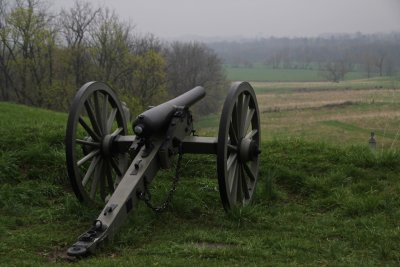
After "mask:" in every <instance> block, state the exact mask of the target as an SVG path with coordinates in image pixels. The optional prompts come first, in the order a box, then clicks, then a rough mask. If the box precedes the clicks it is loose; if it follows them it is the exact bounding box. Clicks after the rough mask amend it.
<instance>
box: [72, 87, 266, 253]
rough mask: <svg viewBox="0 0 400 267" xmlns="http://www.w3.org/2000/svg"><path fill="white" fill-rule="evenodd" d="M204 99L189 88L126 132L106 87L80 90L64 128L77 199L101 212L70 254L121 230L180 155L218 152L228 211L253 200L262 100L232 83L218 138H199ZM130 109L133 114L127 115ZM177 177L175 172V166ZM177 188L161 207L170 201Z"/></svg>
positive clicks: (118, 104) (201, 93)
mask: <svg viewBox="0 0 400 267" xmlns="http://www.w3.org/2000/svg"><path fill="white" fill-rule="evenodd" d="M204 96H205V90H204V88H203V87H200V86H198V87H195V88H193V89H192V90H190V91H188V92H186V93H184V94H182V95H180V96H178V97H176V98H174V99H172V100H170V101H168V102H165V103H163V104H161V105H158V106H156V107H152V108H150V109H148V110H146V111H144V112H143V113H142V114H140V115H139V116H138V117H137V118H136V119H135V120H134V122H133V125H132V127H133V132H134V133H135V134H134V135H129V134H128V128H127V123H128V122H127V117H129V116H127V114H128V113H127V112H126V109H127V108H126V107H124V106H123V105H122V104H121V102H120V101H119V100H118V98H117V96H116V94H115V93H114V92H113V91H112V90H111V88H110V87H109V86H108V85H106V84H105V83H101V82H89V83H86V84H85V85H84V86H82V87H81V88H80V89H79V91H78V92H77V94H76V96H75V98H74V100H73V102H72V105H71V108H70V112H69V117H68V122H67V129H66V159H67V170H68V176H69V179H70V182H71V185H72V188H73V190H74V193H75V195H76V197H77V198H78V199H79V200H80V201H81V202H84V203H85V204H87V205H89V206H92V207H103V208H102V210H101V212H100V214H99V216H98V217H97V219H96V220H95V221H94V223H93V225H92V227H91V228H90V229H89V230H88V231H86V232H85V233H83V234H82V235H81V236H80V237H78V240H77V242H75V244H73V245H72V246H71V247H70V248H69V249H68V251H67V253H68V254H69V255H71V256H76V257H80V256H83V255H86V254H88V253H92V252H94V250H95V248H96V246H97V245H98V244H99V243H101V242H102V241H103V240H105V239H106V238H110V237H112V236H113V235H115V233H116V232H117V230H118V228H119V227H120V226H121V225H122V224H123V222H124V221H125V219H126V218H127V216H128V215H129V213H131V212H132V211H133V210H134V209H135V207H136V205H137V204H138V201H140V200H145V202H146V203H148V202H147V201H146V199H147V196H146V194H147V190H148V188H147V187H148V185H149V183H151V181H152V180H153V178H154V177H155V175H156V173H157V171H158V170H160V169H168V168H171V161H172V159H173V158H174V157H175V156H178V163H177V165H178V166H177V168H178V167H179V165H180V160H181V158H182V155H183V154H187V153H191V154H215V155H216V157H217V174H218V186H219V193H220V197H221V201H222V204H223V207H224V209H225V210H226V211H228V210H229V209H231V208H233V207H236V206H243V205H247V204H249V203H250V202H251V199H252V197H253V194H254V191H255V187H256V182H257V177H258V165H259V154H260V152H261V151H260V149H259V147H260V119H259V111H258V104H257V99H256V96H255V93H254V90H253V88H252V87H251V85H250V84H249V83H247V82H236V83H233V84H232V86H231V88H230V90H229V92H228V95H227V97H226V99H225V102H224V105H223V109H222V114H221V119H220V123H219V132H218V137H217V138H215V137H199V136H195V135H194V132H195V131H194V128H193V117H192V114H191V112H190V110H189V108H190V107H191V106H192V105H193V104H195V103H196V102H198V101H199V100H201V99H202V98H203V97H204ZM128 112H129V111H128ZM177 174H178V169H177ZM177 179H178V176H176V178H175V179H174V181H173V190H171V192H170V194H169V195H168V197H167V201H166V202H164V204H163V206H162V207H159V208H155V210H156V211H157V210H161V209H163V208H165V207H166V206H167V205H168V203H169V202H170V201H171V198H172V193H173V191H174V190H175V187H176V183H177Z"/></svg>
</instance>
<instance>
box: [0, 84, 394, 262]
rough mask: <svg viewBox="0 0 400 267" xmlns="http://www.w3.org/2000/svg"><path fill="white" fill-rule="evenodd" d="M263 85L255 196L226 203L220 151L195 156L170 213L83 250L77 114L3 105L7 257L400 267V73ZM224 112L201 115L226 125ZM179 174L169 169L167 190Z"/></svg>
mask: <svg viewBox="0 0 400 267" xmlns="http://www.w3.org/2000/svg"><path fill="white" fill-rule="evenodd" d="M251 83H252V85H253V86H254V88H255V89H256V92H257V97H258V101H259V105H260V112H261V126H262V134H263V135H262V140H263V142H262V147H261V149H262V151H263V153H262V154H261V155H262V156H261V166H260V175H259V181H258V187H257V192H256V198H255V200H254V203H253V205H250V206H247V207H245V208H242V209H235V210H233V211H231V212H230V213H225V212H224V211H223V209H222V205H221V204H220V200H219V194H218V184H217V174H216V160H215V157H213V156H190V155H185V156H184V162H183V166H184V168H183V171H182V174H181V176H182V178H181V181H180V183H179V185H178V190H177V192H176V195H175V197H174V199H173V202H172V205H171V207H170V208H169V209H168V211H167V212H166V213H164V214H162V215H155V214H154V213H152V211H150V210H149V209H148V208H146V206H145V205H144V203H141V204H139V206H138V210H137V211H136V212H135V213H134V215H132V216H131V217H130V219H129V220H128V221H127V223H126V225H125V226H124V227H123V228H122V229H121V231H120V233H119V234H118V235H117V236H116V237H115V239H114V240H111V241H109V242H106V243H105V245H104V246H103V247H101V248H100V249H99V251H98V253H97V254H96V255H94V256H91V257H88V258H84V259H81V260H79V261H76V260H74V259H72V258H70V257H67V256H66V254H65V250H66V249H67V248H68V247H69V246H70V245H71V244H72V243H73V242H75V240H76V238H77V237H78V236H79V235H80V234H81V233H82V232H83V231H85V230H87V228H88V227H90V225H91V222H92V221H93V219H94V218H95V217H96V216H97V213H98V212H99V211H98V210H92V209H89V208H87V207H85V206H83V205H81V204H80V203H79V202H78V201H77V200H76V199H75V196H74V195H73V193H72V191H71V189H70V186H69V182H68V178H67V175H66V170H65V159H64V158H65V156H64V145H63V144H64V134H65V133H64V132H65V125H66V119H67V115H66V114H64V113H56V112H51V111H46V110H41V109H36V108H30V107H26V106H21V105H15V104H10V103H0V136H1V139H0V265H1V266H132V265H135V266H188V265H193V266H244V265H250V266H377V265H378V266H381V265H386V266H398V265H400V251H399V250H398V244H399V242H400V231H399V227H400V225H399V221H400V208H399V207H400V197H399V196H400V181H399V179H398V177H399V175H398V173H399V171H400V150H399V148H400V140H399V139H400V136H399V135H400V132H399V130H400V127H399V125H400V124H399V123H400V119H399V115H400V109H399V104H398V103H399V100H400V89H399V88H400V81H399V80H396V79H394V78H387V77H385V78H375V79H369V80H365V79H358V80H351V81H345V82H341V83H339V84H332V83H328V82H323V81H319V82H299V81H296V82H265V81H263V82H251ZM218 121H219V115H218V114H215V115H210V116H207V117H205V118H202V119H200V120H199V121H198V122H197V124H196V125H197V126H198V128H199V131H200V134H205V135H215V134H216V127H217V126H218ZM371 131H374V132H375V133H376V140H377V149H376V150H371V149H370V148H369V146H368V139H369V136H370V132H371ZM200 162H201V164H199V163H200ZM172 175H173V172H162V173H160V175H158V176H157V178H156V182H155V183H154V184H152V188H151V190H152V191H153V195H154V196H156V200H157V199H158V200H159V199H161V198H162V197H163V196H165V194H166V193H167V192H168V190H169V186H170V183H171V182H170V177H171V176H172Z"/></svg>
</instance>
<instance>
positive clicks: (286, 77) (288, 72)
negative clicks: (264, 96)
mask: <svg viewBox="0 0 400 267" xmlns="http://www.w3.org/2000/svg"><path fill="white" fill-rule="evenodd" d="M225 71H226V74H227V78H228V80H232V81H233V80H237V81H257V82H291V81H296V82H318V81H324V80H325V79H324V78H323V77H322V76H321V74H320V71H319V70H318V69H317V68H316V67H315V68H314V69H273V68H272V67H270V66H265V65H261V64H255V65H254V66H253V67H251V68H250V67H232V66H231V65H225ZM365 77H366V75H365V73H363V72H360V71H352V72H349V73H348V74H347V75H346V76H345V79H346V80H354V79H363V78H365Z"/></svg>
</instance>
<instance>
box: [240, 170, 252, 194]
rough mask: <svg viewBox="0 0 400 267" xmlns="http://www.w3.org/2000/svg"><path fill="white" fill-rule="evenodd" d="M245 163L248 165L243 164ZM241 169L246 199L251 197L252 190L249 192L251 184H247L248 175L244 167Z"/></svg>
mask: <svg viewBox="0 0 400 267" xmlns="http://www.w3.org/2000/svg"><path fill="white" fill-rule="evenodd" d="M243 165H246V164H243ZM240 170H241V175H242V189H243V193H244V197H245V198H246V199H249V198H250V192H249V186H248V185H247V179H246V175H245V174H244V170H243V168H240Z"/></svg>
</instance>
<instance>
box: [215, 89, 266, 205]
mask: <svg viewBox="0 0 400 267" xmlns="http://www.w3.org/2000/svg"><path fill="white" fill-rule="evenodd" d="M260 136H261V135H260V117H259V110H258V104H257V99H256V96H255V93H254V90H253V88H252V87H251V85H250V84H249V83H247V82H236V83H233V84H232V86H231V88H230V90H229V93H228V96H227V98H226V99H225V102H224V106H223V109H222V114H221V120H220V124H219V131H218V149H217V172H218V185H219V192H220V196H221V201H222V204H223V207H224V209H225V210H226V211H228V210H230V209H232V208H233V207H242V206H245V205H247V204H249V203H250V202H251V200H252V198H253V195H254V192H255V189H256V183H257V178H258V167H259V156H258V154H259V153H260V150H259V147H260ZM247 144H248V145H247ZM250 144H251V145H250ZM250 146H251V149H250V148H249V147H250ZM248 152H251V154H254V155H250V156H249V155H247V153H248Z"/></svg>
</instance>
